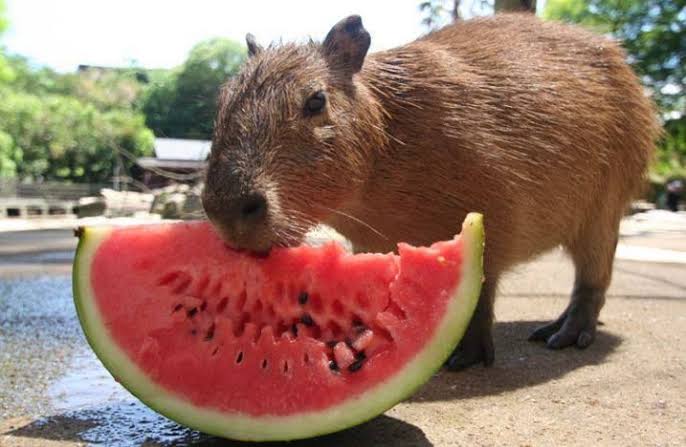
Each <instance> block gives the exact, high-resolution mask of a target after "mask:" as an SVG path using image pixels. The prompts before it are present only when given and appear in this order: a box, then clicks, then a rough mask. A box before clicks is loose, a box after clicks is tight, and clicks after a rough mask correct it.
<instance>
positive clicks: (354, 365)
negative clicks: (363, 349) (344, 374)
mask: <svg viewBox="0 0 686 447" xmlns="http://www.w3.org/2000/svg"><path fill="white" fill-rule="evenodd" d="M363 363H364V360H356V361H354V362H353V363H352V364H351V365H350V366H348V371H350V372H355V371H359V370H360V368H362V364H363Z"/></svg>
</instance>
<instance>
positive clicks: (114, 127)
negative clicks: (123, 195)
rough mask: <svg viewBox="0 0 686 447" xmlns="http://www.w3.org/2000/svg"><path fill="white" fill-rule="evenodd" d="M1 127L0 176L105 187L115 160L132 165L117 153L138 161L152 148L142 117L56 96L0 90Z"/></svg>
mask: <svg viewBox="0 0 686 447" xmlns="http://www.w3.org/2000/svg"><path fill="white" fill-rule="evenodd" d="M0 123H1V124H0V128H2V129H0V154H2V155H1V156H0V157H2V159H3V161H0V163H1V164H0V172H1V173H2V174H3V175H5V176H11V175H17V176H19V177H20V178H24V179H27V178H28V179H33V180H68V181H76V182H96V183H97V182H105V181H107V180H108V179H109V178H110V177H111V175H112V172H113V169H114V166H115V165H116V164H117V163H118V162H119V160H121V161H122V162H123V163H125V164H128V165H129V166H130V165H131V161H130V160H128V159H126V158H123V155H121V151H122V150H124V151H127V153H131V154H133V155H135V156H142V155H146V154H149V153H151V150H152V145H153V135H152V133H151V132H150V131H149V130H148V129H147V128H146V127H145V124H144V118H143V116H142V115H140V114H136V113H132V112H131V111H129V110H125V109H112V110H100V109H98V108H97V107H96V106H95V105H93V104H90V103H87V102H84V101H81V100H79V99H78V98H75V97H71V96H65V95H59V94H44V95H40V96H39V95H34V94H31V93H27V92H16V91H11V90H8V89H4V90H3V91H0ZM3 135H4V136H5V137H4V138H3ZM3 139H4V141H3Z"/></svg>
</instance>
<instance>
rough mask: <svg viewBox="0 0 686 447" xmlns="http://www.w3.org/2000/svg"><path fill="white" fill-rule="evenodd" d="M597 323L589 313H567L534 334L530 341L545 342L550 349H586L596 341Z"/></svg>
mask: <svg viewBox="0 0 686 447" xmlns="http://www.w3.org/2000/svg"><path fill="white" fill-rule="evenodd" d="M596 322H597V320H596V317H595V316H594V315H591V314H590V313H588V312H574V311H571V312H565V313H563V314H562V315H561V316H560V318H558V319H557V320H555V321H553V322H552V323H549V324H546V325H544V326H541V327H539V328H538V329H536V330H535V331H534V332H532V333H531V335H530V336H529V340H531V341H544V342H545V343H546V346H547V347H548V348H550V349H562V348H566V347H567V346H572V345H575V346H576V347H577V348H580V349H584V348H587V347H588V346H589V345H590V344H591V343H593V340H594V339H595V328H596Z"/></svg>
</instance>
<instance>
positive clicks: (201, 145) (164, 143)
mask: <svg viewBox="0 0 686 447" xmlns="http://www.w3.org/2000/svg"><path fill="white" fill-rule="evenodd" d="M211 144H212V142H210V141H206V140H186V139H180V138H155V158H157V159H158V160H187V161H196V162H198V161H200V162H204V161H205V160H206V159H207V155H209V153H210V146H211Z"/></svg>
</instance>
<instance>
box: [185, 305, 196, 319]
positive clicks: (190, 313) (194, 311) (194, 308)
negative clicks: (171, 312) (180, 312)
mask: <svg viewBox="0 0 686 447" xmlns="http://www.w3.org/2000/svg"><path fill="white" fill-rule="evenodd" d="M197 313H198V308H197V307H193V308H192V309H188V311H187V312H186V315H188V318H193V317H194V316H195V314H197Z"/></svg>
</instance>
